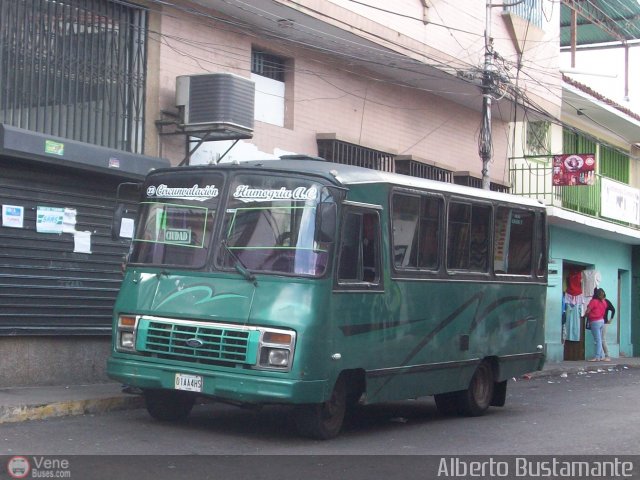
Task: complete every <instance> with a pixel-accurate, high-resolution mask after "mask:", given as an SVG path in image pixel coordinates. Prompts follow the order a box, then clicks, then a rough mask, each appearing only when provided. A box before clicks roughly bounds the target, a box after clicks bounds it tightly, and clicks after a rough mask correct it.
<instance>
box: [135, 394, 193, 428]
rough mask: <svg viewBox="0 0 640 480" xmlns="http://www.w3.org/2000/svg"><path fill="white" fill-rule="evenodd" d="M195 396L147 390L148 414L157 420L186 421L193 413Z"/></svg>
mask: <svg viewBox="0 0 640 480" xmlns="http://www.w3.org/2000/svg"><path fill="white" fill-rule="evenodd" d="M195 400H196V397H195V395H192V394H189V393H186V392H178V391H174V390H145V391H144V401H145V404H146V406H147V412H149V415H151V416H152V417H153V418H155V419H156V420H160V421H163V422H173V421H178V420H184V419H185V418H187V417H188V416H189V414H190V413H191V409H192V408H193V405H194V403H195Z"/></svg>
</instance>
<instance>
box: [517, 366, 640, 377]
mask: <svg viewBox="0 0 640 480" xmlns="http://www.w3.org/2000/svg"><path fill="white" fill-rule="evenodd" d="M631 368H640V365H635V364H631V363H625V362H597V363H593V364H589V365H576V366H570V367H564V366H562V365H558V366H557V367H551V368H548V369H546V370H540V371H537V372H531V373H528V374H526V375H523V376H522V377H521V378H524V379H531V378H542V377H553V376H556V375H558V376H559V375H562V374H577V373H586V372H590V371H597V370H598V369H606V370H608V369H631Z"/></svg>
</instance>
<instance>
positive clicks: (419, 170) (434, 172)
mask: <svg viewBox="0 0 640 480" xmlns="http://www.w3.org/2000/svg"><path fill="white" fill-rule="evenodd" d="M395 164H396V173H401V174H403V175H410V176H412V177H420V178H428V179H430V180H437V181H439V182H447V183H453V172H452V171H451V170H447V169H445V168H442V167H438V166H436V165H432V164H429V163H423V162H419V161H417V160H411V159H403V158H396V159H395Z"/></svg>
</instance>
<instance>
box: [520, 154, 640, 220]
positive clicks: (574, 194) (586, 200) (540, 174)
mask: <svg viewBox="0 0 640 480" xmlns="http://www.w3.org/2000/svg"><path fill="white" fill-rule="evenodd" d="M552 173H553V172H552V167H551V166H546V165H537V164H528V165H524V164H521V165H512V166H511V168H510V169H509V174H510V179H511V193H512V194H514V195H522V196H525V197H530V198H535V199H538V200H541V201H542V202H544V203H545V204H546V205H553V206H555V207H560V208H564V209H566V210H570V211H573V212H577V213H580V214H582V215H587V216H590V217H594V218H599V219H601V220H604V221H606V222H610V223H616V224H619V225H625V226H627V227H630V228H633V229H635V230H640V227H639V226H638V225H634V224H629V223H626V222H619V221H616V220H612V219H610V218H607V217H603V216H602V215H601V180H602V175H600V174H596V176H595V181H594V184H593V185H579V186H561V187H560V186H553V185H552V182H551V179H552ZM607 180H610V181H613V180H611V179H607ZM621 185H626V184H621ZM626 186H628V185H626Z"/></svg>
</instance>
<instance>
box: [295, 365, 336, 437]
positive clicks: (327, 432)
mask: <svg viewBox="0 0 640 480" xmlns="http://www.w3.org/2000/svg"><path fill="white" fill-rule="evenodd" d="M346 409H347V389H346V384H345V381H344V377H343V376H342V375H341V376H340V377H338V380H336V384H335V386H334V387H333V392H332V393H331V397H330V398H329V400H327V401H326V402H324V403H314V404H310V405H299V406H297V407H296V409H295V421H296V427H297V429H298V432H299V433H300V434H301V435H303V436H305V437H310V438H315V439H318V440H328V439H330V438H333V437H335V436H337V435H338V433H340V429H341V428H342V422H343V421H344V416H345V412H346Z"/></svg>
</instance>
